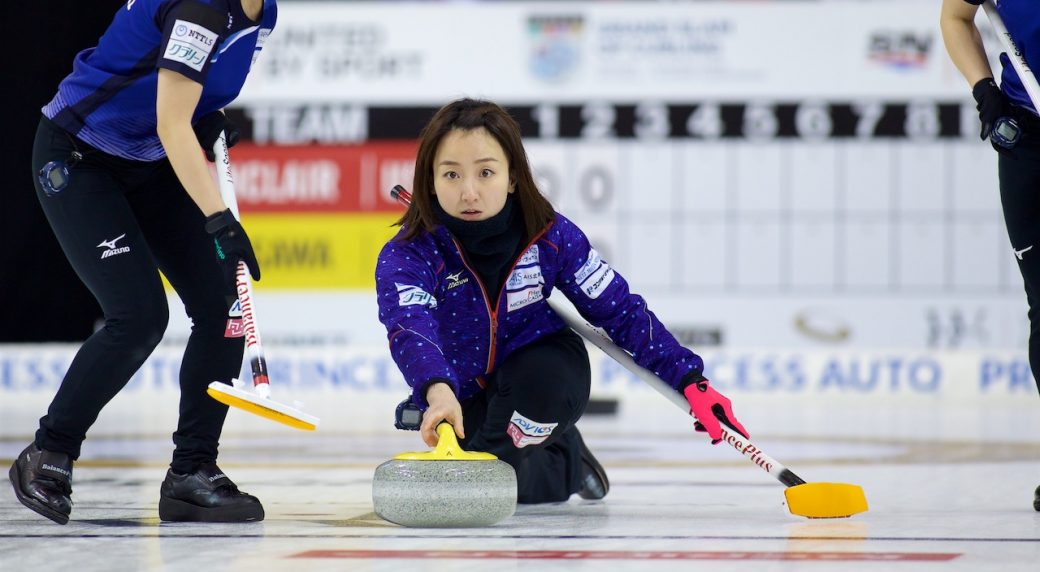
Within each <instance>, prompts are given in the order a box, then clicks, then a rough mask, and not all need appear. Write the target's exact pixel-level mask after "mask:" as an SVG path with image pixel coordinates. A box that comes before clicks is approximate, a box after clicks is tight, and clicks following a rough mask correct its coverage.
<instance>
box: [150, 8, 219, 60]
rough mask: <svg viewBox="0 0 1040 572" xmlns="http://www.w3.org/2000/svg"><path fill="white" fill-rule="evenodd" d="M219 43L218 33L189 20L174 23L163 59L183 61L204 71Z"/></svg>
mask: <svg viewBox="0 0 1040 572" xmlns="http://www.w3.org/2000/svg"><path fill="white" fill-rule="evenodd" d="M216 43H217V33H216V32H212V31H210V30H207V29H206V28H204V27H202V26H200V25H198V24H196V23H194V22H189V21H187V20H177V21H176V22H174V23H173V31H172V32H171V33H170V40H169V41H168V42H166V51H165V52H163V59H166V60H169V61H171V62H179V63H182V64H184V65H186V66H188V67H190V68H191V69H193V70H195V71H202V66H203V65H205V64H206V59H208V58H209V54H210V52H212V51H213V47H214V46H215V45H216Z"/></svg>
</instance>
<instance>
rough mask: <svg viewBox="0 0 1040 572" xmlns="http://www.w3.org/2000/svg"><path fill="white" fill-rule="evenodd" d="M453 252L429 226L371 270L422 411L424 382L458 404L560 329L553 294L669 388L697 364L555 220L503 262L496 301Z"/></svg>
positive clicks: (397, 357)
mask: <svg viewBox="0 0 1040 572" xmlns="http://www.w3.org/2000/svg"><path fill="white" fill-rule="evenodd" d="M398 236H400V233H398ZM461 252H462V247H461V246H460V245H459V243H458V242H457V241H456V240H455V239H454V238H452V236H451V234H450V233H449V232H448V230H447V229H446V228H444V227H443V226H438V227H436V228H435V229H434V231H433V232H432V233H423V234H421V235H420V236H419V237H417V238H416V239H414V240H412V241H410V242H403V241H399V240H398V239H397V238H394V239H392V240H391V241H390V242H388V243H387V244H386V245H385V246H384V247H383V250H382V251H381V252H380V253H379V261H378V263H377V265H376V291H377V295H378V301H379V320H380V321H381V322H383V324H384V325H385V326H386V330H387V339H388V340H389V342H390V352H391V354H393V358H394V361H396V362H397V366H398V367H399V368H400V369H401V372H402V373H403V374H404V378H405V380H407V381H408V385H410V386H411V387H412V400H413V401H414V402H415V403H416V404H417V405H418V406H420V407H421V408H423V409H425V408H426V407H427V403H426V400H425V398H424V396H423V392H424V390H425V388H426V385H427V384H429V382H430V381H431V380H433V379H435V378H438V379H444V380H448V381H449V382H450V383H451V385H452V388H453V389H454V390H455V395H457V396H458V398H459V400H460V401H461V400H463V399H466V398H467V397H469V396H471V395H473V394H475V393H477V392H479V391H481V390H482V389H483V387H484V379H483V377H484V375H485V374H488V373H491V372H492V371H494V370H495V368H497V367H498V365H499V364H501V363H502V362H503V361H504V360H505V359H506V358H508V357H509V355H510V354H512V353H513V352H514V351H516V350H517V349H518V348H521V347H523V346H525V345H527V344H529V343H531V342H534V341H536V340H538V339H539V338H541V337H543V336H546V335H549V334H552V333H554V332H557V331H559V330H561V329H562V328H564V327H565V325H564V323H563V320H562V319H560V317H559V316H557V315H556V313H555V312H554V311H553V310H552V308H550V306H549V304H548V303H547V301H546V300H547V298H549V296H550V295H551V294H552V293H553V289H554V288H555V289H556V290H558V291H560V292H562V293H563V294H564V295H565V296H567V298H568V299H569V300H570V301H571V302H572V303H573V304H574V306H575V307H576V308H577V309H578V311H579V312H580V313H581V315H582V316H584V318H585V319H586V320H588V321H589V322H590V323H592V324H595V325H597V326H599V327H601V328H603V329H604V330H605V331H606V332H607V334H609V335H610V337H611V339H613V340H614V343H616V344H618V345H619V346H621V347H622V348H624V349H626V350H628V351H629V352H630V353H631V354H632V356H633V357H634V358H635V361H636V363H638V364H640V365H641V366H643V367H645V368H647V369H649V370H650V371H653V372H654V373H656V374H657V375H658V376H659V377H660V378H661V379H663V380H665V381H667V382H669V383H670V384H671V385H672V386H673V387H675V388H676V389H678V387H679V384H680V382H681V381H682V379H683V377H684V376H685V375H686V374H688V373H690V372H698V373H699V372H701V371H702V370H703V368H704V362H703V361H702V360H701V358H700V356H698V355H697V354H695V353H693V352H691V351H690V350H688V349H686V348H684V347H682V346H681V345H679V343H678V342H677V341H676V340H675V338H674V337H673V336H672V335H671V333H669V332H668V330H666V329H665V327H664V326H663V325H662V324H661V322H660V321H658V319H657V317H656V316H654V314H653V312H651V311H650V310H649V309H648V308H647V307H646V302H645V301H644V300H643V298H642V297H641V296H639V295H637V294H633V293H631V292H629V290H628V283H627V282H626V281H625V279H624V278H622V277H621V275H620V274H618V273H617V272H616V271H614V269H613V268H611V267H610V265H609V264H607V262H606V261H605V260H603V259H602V258H600V255H599V253H597V252H596V250H595V249H594V248H592V246H591V245H590V244H589V241H588V238H586V236H585V233H584V232H582V231H581V229H580V228H578V227H577V226H576V225H575V224H574V223H573V222H571V221H570V220H568V219H567V218H565V217H564V216H563V215H560V214H557V215H556V220H555V221H554V222H553V223H552V224H550V225H548V226H547V227H546V228H545V229H544V230H542V232H541V233H539V234H538V236H537V237H535V239H534V240H533V241H531V242H530V243H529V244H528V245H526V248H524V249H523V250H522V253H521V254H520V256H519V257H518V258H517V259H516V260H515V261H513V264H512V267H511V269H510V272H509V274H508V275H507V276H508V278H507V279H506V283H505V284H504V285H503V287H502V291H501V293H500V294H499V296H498V299H497V300H489V295H488V294H487V292H486V290H485V288H484V285H483V284H482V283H481V280H480V278H479V275H478V274H477V272H476V271H475V270H474V269H472V268H470V267H469V266H468V265H467V262H466V261H465V259H464V258H463V256H462V254H461Z"/></svg>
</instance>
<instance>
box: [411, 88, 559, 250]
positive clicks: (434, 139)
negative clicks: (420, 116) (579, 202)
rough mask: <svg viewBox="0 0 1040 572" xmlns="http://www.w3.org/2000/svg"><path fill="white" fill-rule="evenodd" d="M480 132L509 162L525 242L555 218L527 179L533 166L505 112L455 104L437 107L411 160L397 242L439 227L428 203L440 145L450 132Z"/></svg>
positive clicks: (473, 102) (475, 103)
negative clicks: (407, 197) (409, 189)
mask: <svg viewBox="0 0 1040 572" xmlns="http://www.w3.org/2000/svg"><path fill="white" fill-rule="evenodd" d="M481 127H483V128H484V129H486V130H487V132H488V133H489V134H490V135H491V136H492V137H494V138H495V140H496V141H498V144H499V145H501V146H502V150H503V151H505V154H506V160H508V161H509V180H510V181H511V182H512V183H514V184H515V185H516V191H515V193H514V194H515V195H516V200H517V202H518V206H519V207H520V212H521V213H523V217H524V227H525V233H524V234H525V240H526V241H530V240H531V239H533V238H534V236H535V235H536V234H538V233H539V232H540V231H541V230H542V229H543V228H544V227H545V225H547V224H549V223H550V222H552V221H553V220H554V219H555V217H556V213H555V212H554V211H553V207H552V205H551V204H550V203H549V201H548V199H546V198H545V197H544V196H542V194H541V193H540V192H538V187H537V186H536V185H535V183H534V176H533V175H532V174H531V164H530V162H529V161H528V160H527V152H526V151H525V150H524V144H523V142H521V140H520V125H519V124H517V122H516V120H515V119H513V117H512V116H511V115H509V113H508V112H506V110H504V109H502V108H501V107H499V106H498V105H497V104H495V103H492V102H490V101H483V100H479V99H469V98H465V99H457V100H455V101H453V102H451V103H449V104H448V105H445V106H444V107H442V108H440V109H439V110H438V111H437V113H435V114H434V116H433V118H432V119H430V122H429V123H427V124H426V127H424V128H423V130H422V133H421V134H420V135H419V152H418V154H417V155H416V157H415V177H414V178H413V179H412V204H411V206H409V207H408V211H407V212H405V213H404V216H402V217H401V218H400V219H399V220H398V221H397V222H396V223H394V224H396V225H400V226H404V227H405V232H404V234H402V235H401V236H400V239H401V240H412V239H414V238H415V237H417V236H419V233H420V232H421V231H423V230H425V231H427V232H429V231H432V230H433V228H434V227H435V226H437V224H439V223H438V221H437V215H435V214H434V212H433V207H432V206H431V203H430V201H434V200H437V199H435V198H434V188H433V180H434V177H433V159H434V157H435V156H436V155H437V148H438V147H439V146H440V144H441V140H442V139H444V136H445V135H447V134H448V133H449V132H450V131H451V130H452V129H461V130H463V131H470V130H473V129H479V128H481Z"/></svg>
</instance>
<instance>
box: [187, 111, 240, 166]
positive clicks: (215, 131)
mask: <svg viewBox="0 0 1040 572" xmlns="http://www.w3.org/2000/svg"><path fill="white" fill-rule="evenodd" d="M192 128H193V129H194V130H195V137H196V138H198V140H199V145H202V150H203V151H205V152H206V158H207V159H209V162H210V163H215V162H216V161H217V157H216V155H214V154H213V144H214V143H216V142H217V139H220V132H221V131H223V132H226V133H227V137H226V139H227V146H228V149H230V148H232V147H234V146H235V143H238V140H239V138H240V134H239V132H238V127H235V124H234V123H231V121H230V120H229V119H228V118H227V116H226V115H224V112H223V111H219V110H218V111H212V112H210V113H207V114H206V115H203V116H202V117H200V118H199V120H198V121H196V122H195V125H194V126H193V127H192Z"/></svg>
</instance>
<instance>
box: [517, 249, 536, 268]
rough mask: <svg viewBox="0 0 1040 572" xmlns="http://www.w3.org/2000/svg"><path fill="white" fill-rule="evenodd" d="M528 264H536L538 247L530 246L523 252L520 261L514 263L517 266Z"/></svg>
mask: <svg viewBox="0 0 1040 572" xmlns="http://www.w3.org/2000/svg"><path fill="white" fill-rule="evenodd" d="M528 264H538V245H537V244H532V245H531V247H530V248H528V249H527V250H525V251H524V255H523V256H521V257H520V261H519V262H517V263H516V265H517V266H526V265H528Z"/></svg>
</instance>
